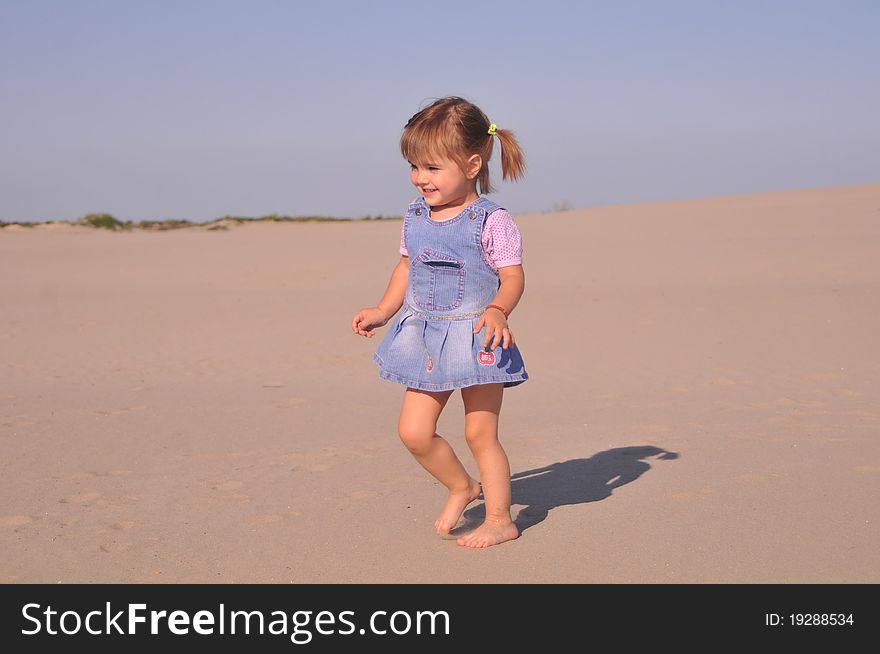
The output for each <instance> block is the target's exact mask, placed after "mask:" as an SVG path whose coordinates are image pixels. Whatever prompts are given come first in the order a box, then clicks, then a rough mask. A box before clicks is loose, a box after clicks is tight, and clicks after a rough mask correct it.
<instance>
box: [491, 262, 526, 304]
mask: <svg viewBox="0 0 880 654" xmlns="http://www.w3.org/2000/svg"><path fill="white" fill-rule="evenodd" d="M498 276H499V277H500V278H501V287H500V288H499V289H498V294H497V295H496V296H495V299H494V300H492V302H490V304H498V305H500V306H502V307H504V308H505V309H507V314H508V315H510V314H511V313H512V312H513V308H514V307H515V306H516V305H517V304H519V300H520V298H521V297H522V294H523V291H524V290H525V288H526V273H525V271H524V270H523V267H522V265H518V266H504V267H502V268H499V269H498Z"/></svg>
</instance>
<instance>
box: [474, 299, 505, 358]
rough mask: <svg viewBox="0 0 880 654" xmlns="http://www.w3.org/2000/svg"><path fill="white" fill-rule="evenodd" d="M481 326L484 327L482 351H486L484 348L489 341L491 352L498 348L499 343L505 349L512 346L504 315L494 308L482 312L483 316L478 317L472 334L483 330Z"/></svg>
mask: <svg viewBox="0 0 880 654" xmlns="http://www.w3.org/2000/svg"><path fill="white" fill-rule="evenodd" d="M483 325H485V326H486V337H485V338H484V339H483V349H486V346H487V345H488V344H489V342H490V341H491V343H492V349H493V350H494V349H495V348H496V347H498V344H499V343H503V347H504V348H505V349H506V348H510V347H513V346H514V344H515V341H514V339H513V332H512V331H510V328H509V327H508V326H507V318H505V317H504V314H503V313H502V312H501V311H499V310H498V309H495V308H494V307H490V308H488V309H486V310H485V311H484V312H483V315H482V316H480V319H479V320H478V321H477V324H476V325H475V326H474V334H476V333H477V332H479V331H480V330H481V329H482V328H483Z"/></svg>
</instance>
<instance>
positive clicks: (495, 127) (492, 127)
mask: <svg viewBox="0 0 880 654" xmlns="http://www.w3.org/2000/svg"><path fill="white" fill-rule="evenodd" d="M497 129H498V125H496V124H495V123H492V124H491V125H489V132H488V133H489V134H491V135H492V136H495V130H497Z"/></svg>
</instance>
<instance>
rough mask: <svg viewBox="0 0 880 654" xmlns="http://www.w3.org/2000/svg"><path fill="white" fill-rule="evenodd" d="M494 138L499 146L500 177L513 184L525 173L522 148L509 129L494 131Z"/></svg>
mask: <svg viewBox="0 0 880 654" xmlns="http://www.w3.org/2000/svg"><path fill="white" fill-rule="evenodd" d="M495 136H497V137H498V141H499V142H500V144H501V177H502V179H509V180H511V181H513V182H515V181H516V180H518V179H521V178H522V177H523V175H524V174H525V172H526V162H525V158H524V157H523V151H522V148H521V147H520V146H519V143H518V142H517V140H516V137H515V136H514V135H513V132H512V131H510V130H509V129H497V128H496V130H495Z"/></svg>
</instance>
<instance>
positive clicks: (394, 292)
mask: <svg viewBox="0 0 880 654" xmlns="http://www.w3.org/2000/svg"><path fill="white" fill-rule="evenodd" d="M408 284H409V257H408V256H404V255H401V256H400V262H399V263H398V264H397V266H395V267H394V270H393V271H392V272H391V279H390V280H389V282H388V288H387V289H386V290H385V295H383V296H382V299H381V300H379V304H378V305H376V306H378V307H379V309H381V310H382V313H383V314H385V320H386V322H387V321H388V320H390V319H391V316H393V315H394V314H395V313H397V312H398V311H399V310H400V307H401V306H403V298H404V297H405V296H406V287H407V285H408Z"/></svg>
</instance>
